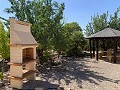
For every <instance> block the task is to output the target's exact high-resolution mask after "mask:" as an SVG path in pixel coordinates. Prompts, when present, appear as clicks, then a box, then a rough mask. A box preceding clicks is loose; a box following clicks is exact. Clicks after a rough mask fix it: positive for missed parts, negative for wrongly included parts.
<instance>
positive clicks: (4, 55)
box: [0, 21, 10, 77]
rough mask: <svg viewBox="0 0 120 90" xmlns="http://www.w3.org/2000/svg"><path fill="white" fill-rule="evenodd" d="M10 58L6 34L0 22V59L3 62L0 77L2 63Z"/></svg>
mask: <svg viewBox="0 0 120 90" xmlns="http://www.w3.org/2000/svg"><path fill="white" fill-rule="evenodd" d="M9 56H10V52H9V38H8V36H7V32H6V31H5V30H4V27H3V24H2V22H1V21H0V59H1V60H2V62H3V66H2V73H1V77H2V76H3V73H4V61H5V59H8V58H9Z"/></svg>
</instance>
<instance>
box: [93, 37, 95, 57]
mask: <svg viewBox="0 0 120 90" xmlns="http://www.w3.org/2000/svg"><path fill="white" fill-rule="evenodd" d="M94 44H95V42H94V39H93V57H95V45H94Z"/></svg>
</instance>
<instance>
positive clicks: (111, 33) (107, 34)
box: [87, 28, 120, 39]
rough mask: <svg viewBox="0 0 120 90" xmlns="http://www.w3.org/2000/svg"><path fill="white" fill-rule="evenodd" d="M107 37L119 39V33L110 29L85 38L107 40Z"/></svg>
mask: <svg viewBox="0 0 120 90" xmlns="http://www.w3.org/2000/svg"><path fill="white" fill-rule="evenodd" d="M109 37H120V31H119V30H115V29H112V28H106V29H104V30H102V31H99V32H97V33H95V34H92V35H91V36H89V37H87V38H88V39H90V38H109Z"/></svg>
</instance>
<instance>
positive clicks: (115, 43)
mask: <svg viewBox="0 0 120 90" xmlns="http://www.w3.org/2000/svg"><path fill="white" fill-rule="evenodd" d="M116 53H117V40H116V38H115V39H114V54H113V56H114V57H113V62H114V63H116Z"/></svg>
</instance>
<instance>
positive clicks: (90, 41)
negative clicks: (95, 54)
mask: <svg viewBox="0 0 120 90" xmlns="http://www.w3.org/2000/svg"><path fill="white" fill-rule="evenodd" d="M89 45H90V58H91V59H92V48H91V39H89Z"/></svg>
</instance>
